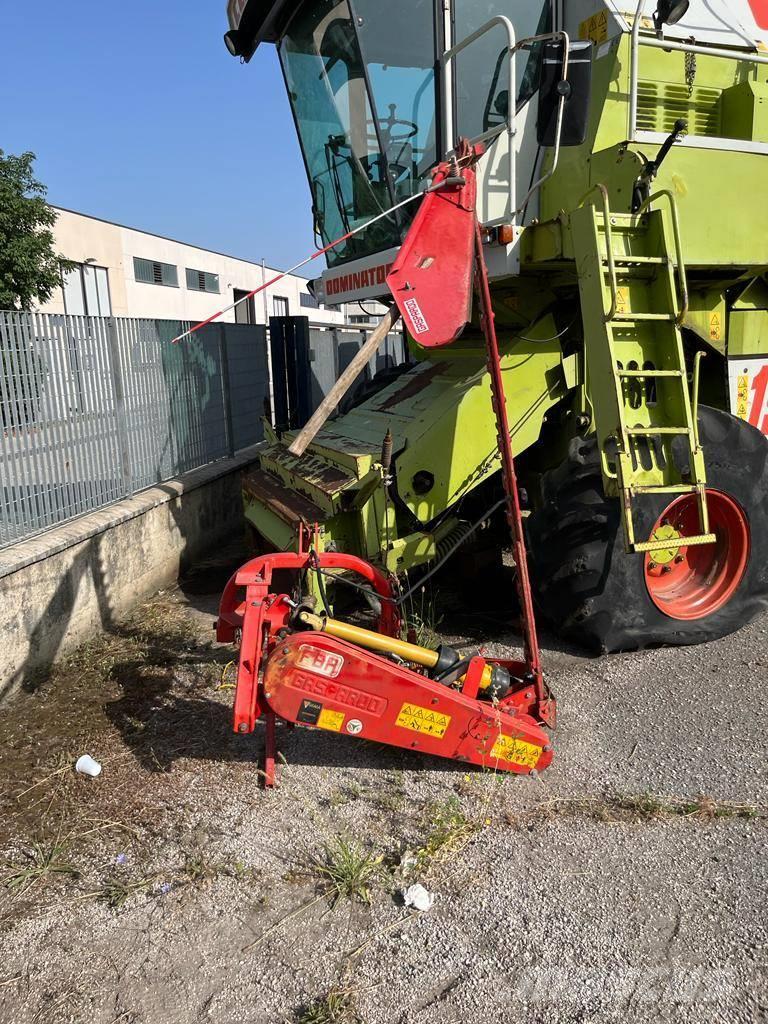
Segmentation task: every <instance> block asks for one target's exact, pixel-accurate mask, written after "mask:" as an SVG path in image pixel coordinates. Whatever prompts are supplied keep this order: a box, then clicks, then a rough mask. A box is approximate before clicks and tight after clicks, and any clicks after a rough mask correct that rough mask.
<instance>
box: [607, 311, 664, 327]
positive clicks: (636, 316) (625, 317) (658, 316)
mask: <svg viewBox="0 0 768 1024" xmlns="http://www.w3.org/2000/svg"><path fill="white" fill-rule="evenodd" d="M613 320H620V321H623V322H625V323H631V322H632V321H633V320H664V321H665V322H666V323H668V324H673V323H675V321H676V320H677V317H676V316H675V314H674V313H614V314H613ZM609 322H610V321H609Z"/></svg>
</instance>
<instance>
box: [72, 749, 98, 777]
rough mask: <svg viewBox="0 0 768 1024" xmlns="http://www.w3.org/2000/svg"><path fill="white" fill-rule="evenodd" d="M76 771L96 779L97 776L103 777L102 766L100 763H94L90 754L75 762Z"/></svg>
mask: <svg viewBox="0 0 768 1024" xmlns="http://www.w3.org/2000/svg"><path fill="white" fill-rule="evenodd" d="M75 771H76V772H79V773H80V774H81V775H89V776H90V777H91V778H92V779H95V778H96V776H97V775H101V765H100V764H99V762H98V761H94V759H93V758H92V757H91V755H90V754H83V755H82V757H78V759H77V761H76V762H75Z"/></svg>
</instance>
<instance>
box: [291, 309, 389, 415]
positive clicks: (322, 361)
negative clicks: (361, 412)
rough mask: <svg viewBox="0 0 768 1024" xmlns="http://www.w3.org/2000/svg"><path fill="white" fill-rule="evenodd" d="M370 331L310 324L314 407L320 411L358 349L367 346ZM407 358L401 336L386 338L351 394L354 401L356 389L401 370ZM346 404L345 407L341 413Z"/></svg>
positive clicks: (350, 390) (369, 328) (365, 328)
mask: <svg viewBox="0 0 768 1024" xmlns="http://www.w3.org/2000/svg"><path fill="white" fill-rule="evenodd" d="M371 330H373V328H371V327H365V326H352V325H351V324H350V325H329V324H310V331H309V360H310V372H311V393H312V407H313V409H314V408H315V407H317V406H318V405H319V404H320V402H321V401H322V400H323V398H325V396H326V395H327V394H328V392H329V391H330V389H331V388H332V386H333V385H334V384H335V383H336V381H337V380H338V378H339V376H340V375H341V374H342V373H343V372H344V370H346V368H347V367H348V366H349V364H350V363H351V362H352V359H353V358H354V357H355V355H356V353H357V351H358V349H359V348H360V347H361V346H362V345H364V344H365V341H366V339H367V337H368V334H369V333H370V332H371ZM407 357H408V350H407V346H406V344H405V339H404V337H403V334H402V332H400V331H393V332H392V333H391V334H388V335H387V338H386V340H385V341H384V342H383V343H382V345H381V347H380V348H379V350H378V351H377V352H376V354H375V355H374V356H372V357H371V359H370V360H369V362H368V365H367V367H366V369H365V370H364V371H363V373H361V374H360V378H359V380H358V381H357V382H356V384H355V385H353V386H352V387H351V388H350V389H349V392H348V400H349V401H353V400H354V397H355V391H356V388H357V387H358V386H359V385H360V384H362V383H364V382H366V381H370V380H373V378H374V377H375V376H376V374H377V373H381V371H382V370H388V369H392V368H394V367H396V366H400V365H401V364H402V363H403V362H405V360H406V359H407ZM345 407H346V403H342V406H341V409H342V411H343V410H344V408H345Z"/></svg>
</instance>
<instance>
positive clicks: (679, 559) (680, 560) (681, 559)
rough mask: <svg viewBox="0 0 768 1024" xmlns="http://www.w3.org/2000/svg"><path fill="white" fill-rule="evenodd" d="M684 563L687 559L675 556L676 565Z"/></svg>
mask: <svg viewBox="0 0 768 1024" xmlns="http://www.w3.org/2000/svg"><path fill="white" fill-rule="evenodd" d="M684 561H685V559H684V558H683V556H682V555H675V563H676V564H677V565H680V563H681V562H684Z"/></svg>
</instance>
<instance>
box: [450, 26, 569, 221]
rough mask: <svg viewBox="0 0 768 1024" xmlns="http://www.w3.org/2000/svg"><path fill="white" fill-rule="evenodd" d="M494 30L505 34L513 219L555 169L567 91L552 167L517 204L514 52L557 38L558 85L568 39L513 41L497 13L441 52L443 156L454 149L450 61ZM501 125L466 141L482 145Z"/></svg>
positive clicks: (564, 35) (560, 108)
mask: <svg viewBox="0 0 768 1024" xmlns="http://www.w3.org/2000/svg"><path fill="white" fill-rule="evenodd" d="M495 28H503V29H504V31H505V32H506V33H507V58H508V72H509V102H508V104H507V123H506V132H507V141H508V149H509V203H510V211H509V212H510V216H511V217H512V218H513V219H514V218H516V217H517V215H518V214H519V213H520V212H521V211H522V210H524V209H525V207H526V205H527V203H528V201H529V199H530V198H531V196H532V195H533V194H534V193H535V192H536V191H537V190H538V189H540V188H541V186H542V185H543V184H544V182H545V181H548V180H549V179H550V178H551V177H552V175H553V174H554V173H555V171H556V170H557V167H558V164H559V162H560V149H561V140H562V134H563V117H564V114H565V102H566V100H567V98H568V97H567V95H566V93H567V90H565V89H564V90H563V91H562V94H561V96H560V100H559V102H558V106H557V122H556V126H555V145H554V156H553V158H552V165H551V167H550V169H549V170H548V171H547V172H546V173H545V174H543V175H542V176H541V177H540V178H539V180H538V181H536V182H534V184H533V185H532V186H531V187H530V188H529V190H528V192H527V193H526V195H525V198H524V199H523V201H522V202H521V203H519V204H518V203H517V199H516V192H517V188H516V186H517V182H516V178H515V172H516V167H515V164H516V160H515V147H514V137H515V135H516V134H517V53H518V51H519V50H521V49H523V47H525V46H530V45H531V44H533V43H540V42H547V41H548V40H554V39H561V40H562V41H563V74H562V78H561V83H567V82H568V68H569V62H570V50H571V40H570V36H569V35H568V33H567V32H564V31H557V32H547V33H544V34H542V35H537V36H526V37H525V38H524V39H520V40H517V39H516V37H515V27H514V25H513V24H512V22H511V21H510V20H509V18H507V17H505V16H504V15H503V14H498V15H496V16H495V17H493V18H489V20H488V21H486V22H485V23H484V24H483V25H481V26H480V28H477V29H475V31H474V32H470V34H469V35H468V36H465V37H464V39H461V40H460V41H459V42H458V43H455V44H454V45H453V46H451V47H450V48H449V49H447V50H445V51H444V52H443V53H442V54H441V56H440V60H439V63H440V100H441V106H442V111H443V133H444V138H445V156H446V157H447V156H448V153H450V152H453V150H454V148H455V146H454V145H451V144H450V143H451V141H452V139H453V121H454V106H453V102H452V95H451V91H450V88H449V87H450V86H452V85H453V82H452V81H451V79H452V76H451V74H450V71H451V69H452V68H453V60H454V58H455V57H456V56H457V54H459V53H461V52H462V50H466V48H467V47H468V46H471V45H472V43H474V42H476V41H477V40H478V39H480V38H481V37H482V36H484V35H487V33H488V32H491V31H492V30H493V29H495ZM504 128H505V126H504V125H499V126H497V127H494V128H489V129H488V130H487V131H485V132H482V133H481V134H480V135H477V136H475V137H474V138H472V139H470V140H469V141H470V144H471V145H476V144H477V143H479V142H486V141H487V140H489V139H492V138H495V137H496V136H497V135H500V134H501V132H502V131H504Z"/></svg>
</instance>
